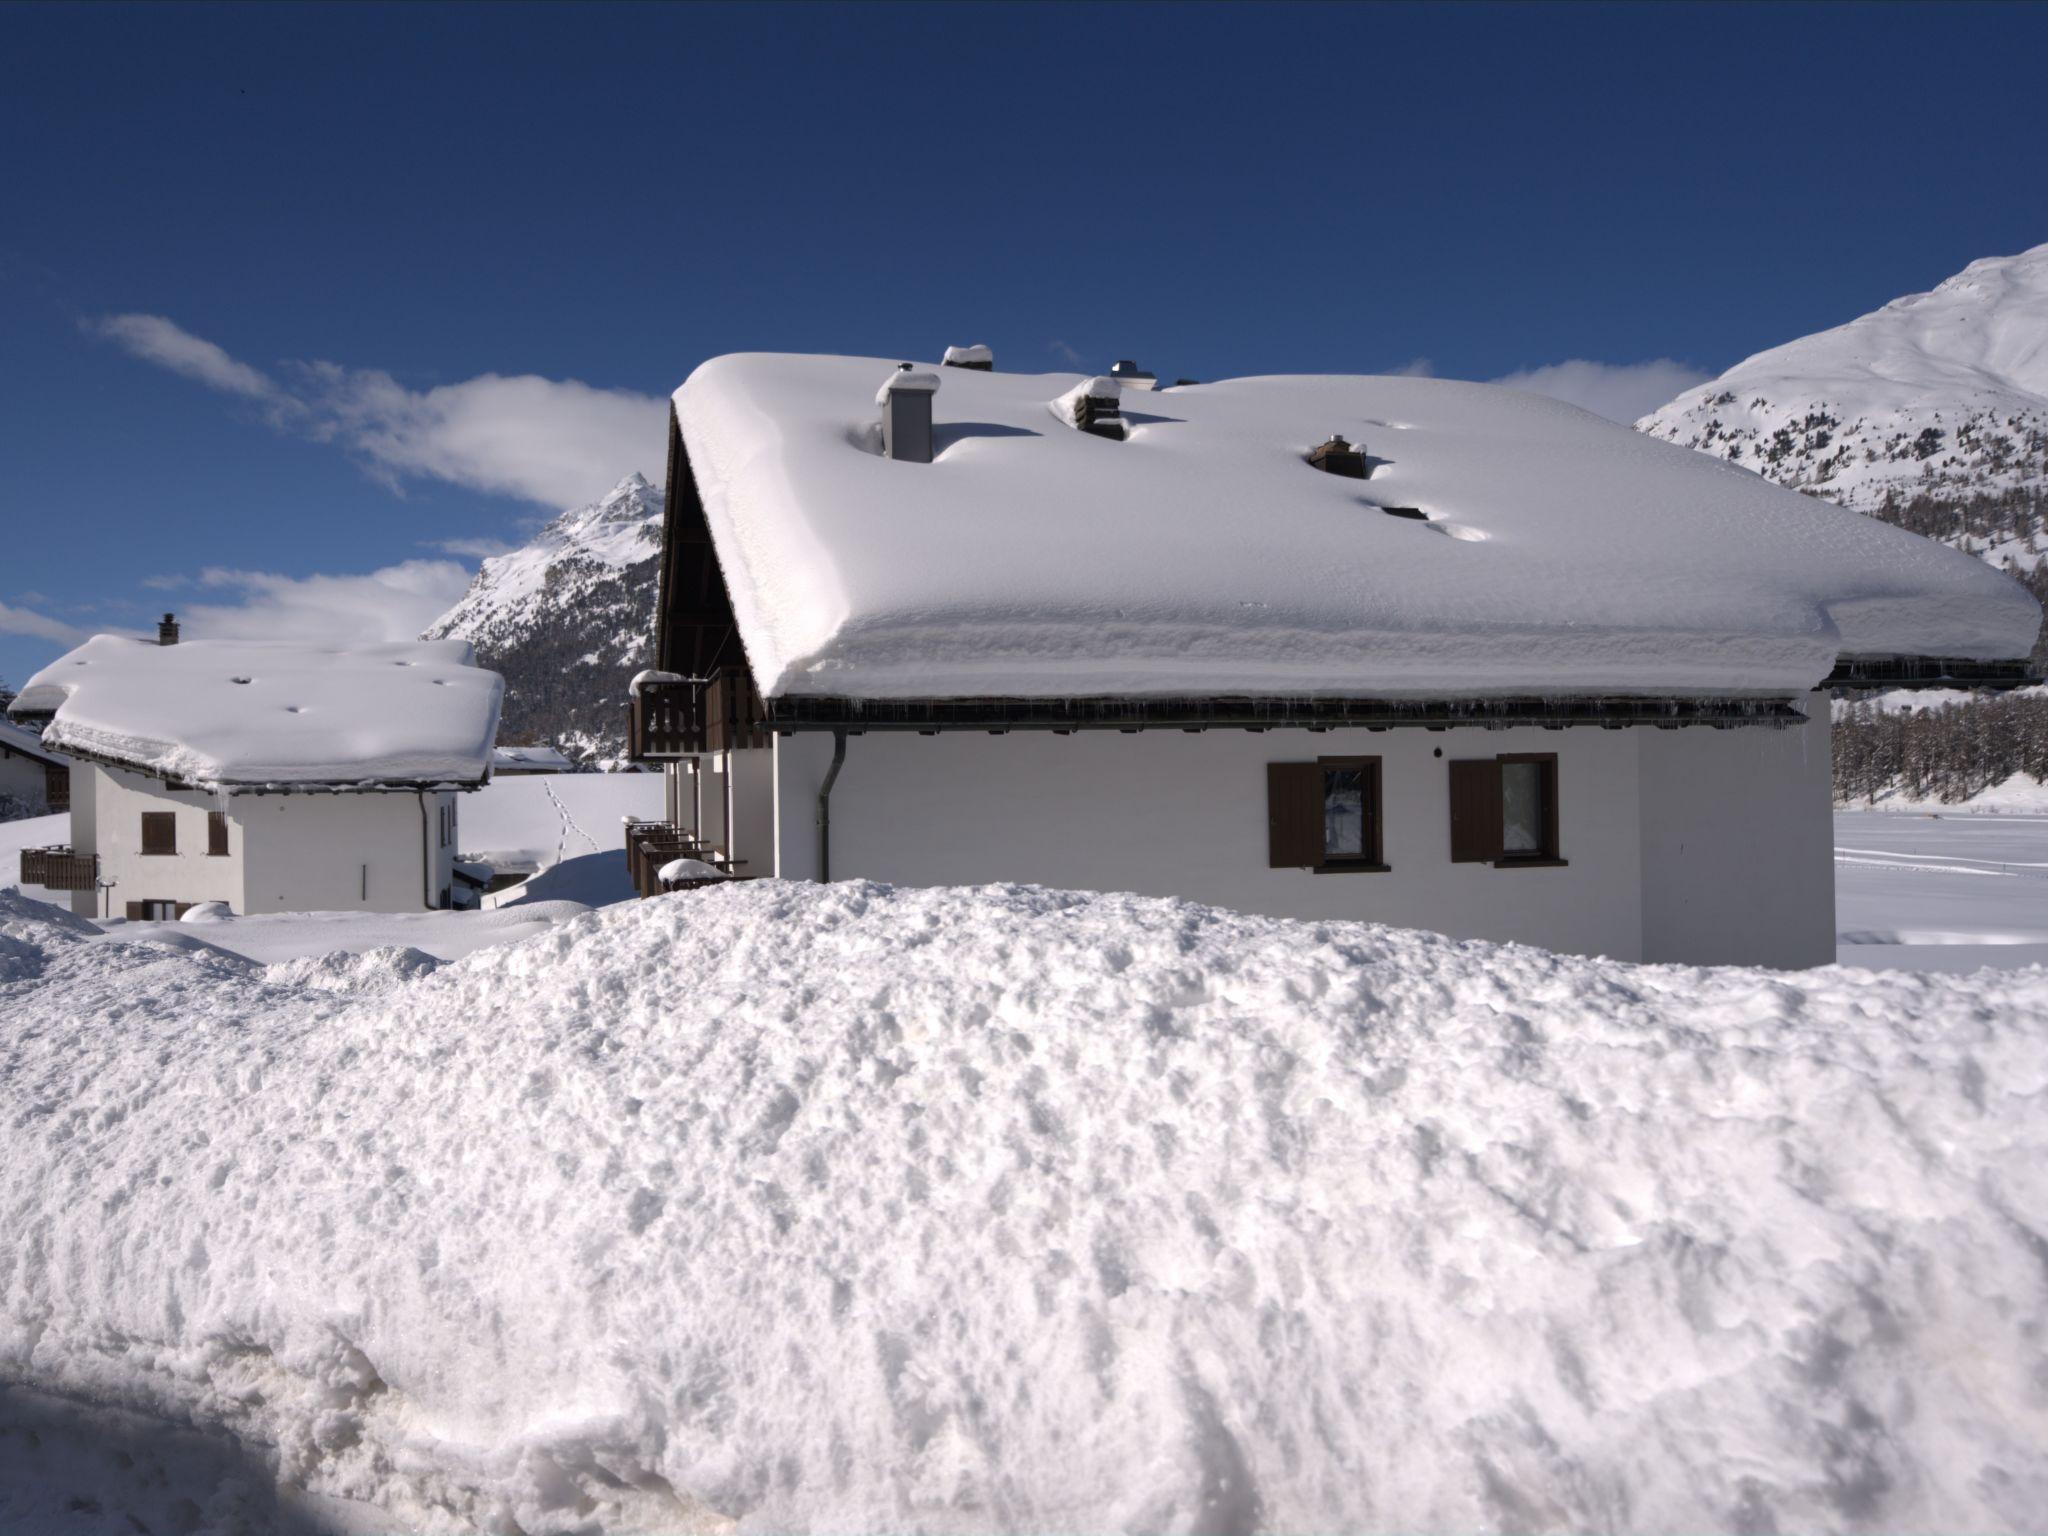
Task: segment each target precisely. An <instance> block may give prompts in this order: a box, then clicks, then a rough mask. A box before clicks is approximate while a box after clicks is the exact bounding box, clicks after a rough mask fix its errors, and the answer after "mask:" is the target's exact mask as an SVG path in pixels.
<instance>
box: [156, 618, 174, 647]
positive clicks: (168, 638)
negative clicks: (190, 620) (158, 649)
mask: <svg viewBox="0 0 2048 1536" xmlns="http://www.w3.org/2000/svg"><path fill="white" fill-rule="evenodd" d="M156 643H157V644H158V645H176V644H177V643H178V620H177V616H176V615H175V614H169V613H167V614H165V615H164V616H163V619H162V620H161V622H159V623H158V624H157V627H156Z"/></svg>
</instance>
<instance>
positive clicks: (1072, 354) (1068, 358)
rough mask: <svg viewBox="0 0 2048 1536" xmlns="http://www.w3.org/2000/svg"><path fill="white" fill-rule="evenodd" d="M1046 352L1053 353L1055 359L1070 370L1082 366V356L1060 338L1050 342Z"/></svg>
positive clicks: (1046, 345)
mask: <svg viewBox="0 0 2048 1536" xmlns="http://www.w3.org/2000/svg"><path fill="white" fill-rule="evenodd" d="M1045 350H1046V351H1048V352H1050V353H1052V355H1053V356H1054V357H1057V358H1058V359H1059V360H1060V361H1061V362H1063V363H1065V364H1066V365H1067V366H1068V367H1070V368H1079V367H1080V366H1081V364H1082V357H1081V354H1080V353H1079V352H1076V351H1075V350H1074V349H1073V348H1072V347H1070V346H1068V345H1067V344H1066V343H1065V342H1064V341H1061V340H1059V339H1058V338H1054V339H1053V340H1051V341H1048V342H1047V343H1046V344H1045Z"/></svg>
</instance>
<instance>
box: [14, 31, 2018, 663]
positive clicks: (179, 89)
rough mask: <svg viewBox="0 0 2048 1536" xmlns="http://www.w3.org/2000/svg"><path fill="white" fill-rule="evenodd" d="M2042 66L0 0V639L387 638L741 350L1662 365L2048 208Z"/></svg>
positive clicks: (1464, 365)
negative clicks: (697, 371)
mask: <svg viewBox="0 0 2048 1536" xmlns="http://www.w3.org/2000/svg"><path fill="white" fill-rule="evenodd" d="M2044 57H2048V8H2043V7H2018V6H1997V7H1986V8H1975V7H1967V6H1945V7H1941V8H1938V9H1918V8H1914V7H1910V6H1888V7H1883V8H1873V9H1856V8H1849V7H1821V8H1812V9H1807V8H1798V7H1779V6H1768V7H1766V6H1742V7H1727V8H1714V7H1695V6H1684V5H1669V6H1656V7H1649V6H1644V7H1625V8H1606V7H1587V8H1567V7H1563V6H1535V7H1505V8H1503V7H1490V6H1479V5H1461V6H1444V7H1436V8H1406V7H1399V8H1357V9H1344V8H1336V7H1316V8H1290V7H1256V8H1235V7H1224V6H1213V7H1202V8H1190V9H1177V8H1169V7H1164V6H1128V7H1071V8H1069V7H1058V6H1035V7H1030V8H1021V9H1008V8H1002V7H991V6H958V7H939V6H922V7H913V8H905V9H890V8H877V9H833V8H826V7H817V6H803V7H798V6H790V7H781V8H762V9H755V10H719V9H713V8H708V7H687V8H682V7H678V8H662V7H655V6H633V7H625V8H618V9H610V8H606V7H602V6H593V5H579V6H556V7H531V8H529V7H509V8H491V7H486V6H463V7H446V8H438V9H430V8H425V7H416V6H415V7H382V8H375V9H362V10H357V9H344V8H320V7H312V6H288V7H287V6H279V7H264V8H258V7H234V8H226V9H180V8H176V7H168V6H159V7H110V6H102V7H92V8H59V7H54V6H37V7H23V6H11V7H6V8H0V144H4V145H5V146H6V151H5V153H4V154H0V677H7V678H11V679H13V680H14V681H16V682H19V681H20V680H21V679H22V678H23V677H24V676H26V674H27V673H29V672H30V671H32V670H34V668H35V667H37V666H38V665H40V664H41V663H42V662H43V661H45V660H47V659H49V658H50V657H51V656H54V655H55V654H57V653H58V652H59V651H60V650H61V648H62V646H63V644H64V643H65V642H66V641H67V640H68V639H69V638H71V637H73V636H76V635H79V634H82V633H85V632H89V631H91V630H92V629H95V628H99V627H111V626H137V625H141V624H143V623H145V622H146V621H147V620H148V619H149V618H150V617H151V616H152V615H153V614H154V613H155V612H157V611H159V610H160V609H162V608H164V607H175V608H177V609H179V610H180V611H181V612H184V613H187V614H188V615H190V616H191V617H192V619H193V622H194V627H195V630H196V631H199V632H207V631H210V632H217V633H227V632H241V633H257V634H264V633H278V634H284V633H299V632H304V631H306V630H307V629H309V628H321V627H342V628H353V629H355V630H357V631H359V632H367V633H377V632H386V631H389V632H392V633H397V632H401V631H406V630H408V629H409V628H411V627H416V625H417V623H418V622H419V621H420V618H421V616H422V615H431V613H433V612H436V611H438V608H439V607H440V606H445V602H444V599H450V598H452V595H453V594H454V593H455V592H459V590H460V587H461V585H462V583H463V581H464V579H465V578H466V573H467V571H468V570H469V569H470V568H473V566H474V564H475V559H476V556H477V554H478V552H480V551H483V550H487V549H489V548H492V547H494V541H504V540H516V539H518V538H519V537H521V536H522V534H523V532H524V531H525V530H527V529H529V528H530V527H531V526H532V525H533V522H534V520H535V519H536V518H537V517H539V516H542V515H544V513H545V511H546V510H548V509H550V508H552V507H555V506H557V505H558V504H561V503H565V502H567V501H570V500H573V499H587V498H588V497H589V496H592V495H595V494H597V493H599V492H601V491H603V490H604V489H605V488H606V487H607V486H608V485H609V484H610V483H611V482H612V481H613V480H615V479H616V478H617V477H618V476H619V475H621V474H623V473H625V472H626V471H627V470H629V469H633V468H639V469H642V470H644V471H645V472H646V473H647V474H648V475H649V476H650V477H654V478H658V477H659V474H660V469H661V458H662V450H663V444H662V440H661V432H662V421H663V407H662V405H661V401H662V399H663V397H664V396H665V395H666V394H667V392H668V391H669V390H670V389H672V388H673V387H674V386H675V385H676V384H677V383H678V382H680V381H681V379H682V378H683V376H684V375H685V374H687V373H688V372H689V370H690V369H691V368H692V367H693V366H695V364H696V363H697V362H699V361H701V360H702V359H703V358H705V357H708V356H712V355H715V354H717V353H719V352H724V351H731V350H735V349H739V348H787V349H803V350H816V351H847V352H872V353H879V354H886V355H890V356H898V355H900V356H903V357H920V356H921V357H930V356H933V355H935V354H936V353H937V352H938V350H939V349H941V348H942V347H944V346H945V345H946V344H947V343H949V342H966V341H986V342H988V343H990V344H991V345H992V346H994V348H995V349H996V352H997V356H998V361H999V365H1000V366H1003V367H1006V368H1018V369H1035V368H1044V369H1056V368H1062V367H1069V366H1085V367H1088V368H1090V369H1097V368H1101V367H1104V366H1106V365H1107V364H1108V363H1109V362H1111V361H1112V360H1114V359H1115V358H1117V357H1121V356H1130V357H1136V358H1138V359H1139V360H1141V361H1142V362H1143V363H1145V364H1146V365H1147V366H1149V367H1152V368H1153V369H1155V370H1156V371H1157V372H1159V373H1160V374H1162V375H1165V376H1169V377H1171V376H1175V375H1181V374H1186V375H1191V376H1195V377H1201V378H1218V377H1224V376H1228V375H1232V374H1240V373H1250V372H1268V371H1295V372H1312V371H1354V372H1362V371H1379V370H1387V369H1396V368H1402V367H1411V366H1426V367H1428V368H1429V369H1431V370H1433V371H1435V372H1437V373H1440V374H1445V375H1452V376H1459V377H1469V378H1496V377H1502V376H1506V375H1511V374H1516V373H1520V372H1524V371H1526V370H1530V369H1536V368H1545V367H1548V366H1550V365H1555V364H1560V363H1564V362H1566V361H1568V360H1583V361H1585V362H1587V363H1590V364H1597V365H1604V366H1601V367H1589V368H1581V369H1578V370H1574V371H1573V373H1572V374H1571V375H1570V378H1571V382H1572V384H1573V385H1574V387H1576V388H1577V389H1579V390H1580V392H1581V393H1582V394H1584V395H1586V396H1587V398H1589V399H1592V400H1593V401H1594V403H1598V404H1604V405H1605V406H1606V407H1607V408H1609V409H1610V410H1616V411H1620V410H1625V409H1626V408H1628V406H1629V405H1630V403H1631V402H1632V401H1636V400H1637V399H1638V398H1639V397H1643V396H1645V395H1647V396H1649V397H1650V398H1642V399H1641V404H1642V405H1643V406H1644V407H1645V408H1646V407H1647V406H1649V405H1653V404H1655V403H1657V398H1656V397H1657V396H1660V395H1669V394H1672V393H1676V392H1677V389H1678V388H1679V387H1682V386H1683V384H1685V383H1687V382H1690V380H1691V379H1692V378H1694V377H1696V376H1698V375H1699V374H1702V373H1712V372H1718V371H1719V370H1720V369H1722V368H1724V367H1726V366H1728V365H1729V364H1731V363H1733V362H1735V361H1737V360H1738V359H1739V358H1741V357H1743V356H1746V355H1747V354H1749V353H1751V352H1754V351H1757V350H1759V349H1761V348H1763V347H1766V346H1771V345H1774V344H1776V343H1778V342H1781V341H1785V340H1789V339H1790V338H1792V337H1794V336H1797V335H1801V334H1804V333H1806V332H1809V331H1813V330H1816V329H1819V328H1821V327H1824V326H1827V325H1831V324H1835V323H1838V322H1840V321H1842V320H1846V319H1848V318H1850V317H1852V316H1854V315H1856V314H1859V313H1861V312H1863V311H1865V310H1868V309H1870V308H1872V307H1874V306H1875V305H1877V304H1880V303H1882V302H1884V301H1885V300H1887V299H1889V298H1892V297H1894V296H1896V295H1898V294H1901V293H1906V292H1911V291H1915V290H1919V289H1924V288H1926V287H1929V286H1931V285H1932V284H1934V283H1936V282H1938V281H1940V280H1941V279H1942V278H1943V277H1946V276H1948V275H1949V274H1950V273H1952V272H1954V271H1956V270H1957V269H1959V268H1961V267H1962V266H1964V265H1966V264H1967V263H1968V262H1969V261H1971V260H1973V259H1975V258H1977V257H1979V256H1986V255H1996V254H2002V253H2009V252H2012V251H2017V250H2021V249H2024V248H2026V247H2028V246H2031V245H2035V244H2038V243H2040V242H2041V241H2042V240H2044V239H2048V199H2044V197H2043V194H2042V191H2041V179H2040V152H2041V149H2042V146H2043V145H2044V144H2048V92H2043V91H2042V90H2041V89H2040V88H2039V64H2040V60H2041V59H2042V58H2044ZM1659 360H1664V361H1663V363H1662V364H1661V366H1655V367H1651V368H1649V369H1646V370H1638V371H1634V372H1631V371H1629V370H1630V369H1631V368H1632V367H1634V366H1635V365H1644V364H1652V365H1656V364H1659ZM1552 377H1555V376H1552Z"/></svg>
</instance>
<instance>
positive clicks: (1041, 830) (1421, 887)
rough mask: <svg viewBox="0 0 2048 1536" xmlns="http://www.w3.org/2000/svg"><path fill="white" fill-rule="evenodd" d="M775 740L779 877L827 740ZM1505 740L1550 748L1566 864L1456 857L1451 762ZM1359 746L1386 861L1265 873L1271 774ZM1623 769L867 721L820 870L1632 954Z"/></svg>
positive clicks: (811, 844) (1460, 741) (1598, 734)
mask: <svg viewBox="0 0 2048 1536" xmlns="http://www.w3.org/2000/svg"><path fill="white" fill-rule="evenodd" d="M776 751H777V753H778V756H779V775H778V777H779V790H780V807H779V817H778V821H779V831H780V871H781V873H782V874H783V875H784V876H785V877H786V878H795V879H812V878H815V876H816V870H817V848H818V836H817V826H816V810H817V791H818V785H819V783H820V781H821V780H822V779H823V776H824V771H825V766H826V764H827V763H828V762H829V760H830V758H831V751H832V744H831V738H830V737H829V735H824V734H817V735H812V734H804V735H793V736H786V737H781V738H779V739H778V741H777V743H776ZM1439 751H1441V752H1442V753H1443V756H1442V757H1438V756H1436V753H1437V752H1439ZM1503 752H1555V753H1556V754H1557V755H1558V769H1559V796H1558V802H1559V829H1558V830H1559V843H1560V846H1561V851H1562V853H1563V855H1564V857H1565V859H1566V860H1567V865H1566V867H1563V868H1546V869H1498V868H1495V867H1493V866H1492V865H1487V864H1453V863H1451V862H1450V770H1449V769H1448V767H1447V766H1446V764H1447V762H1448V761H1449V760H1450V759H1453V758H1458V757H1493V756H1496V755H1498V754H1500V753H1503ZM1354 755H1356V756H1377V757H1379V758H1380V759H1381V780H1382V803H1383V808H1384V814H1385V835H1384V847H1383V852H1384V856H1385V858H1386V861H1387V863H1388V864H1389V865H1390V866H1391V868H1390V870H1389V871H1388V872H1386V873H1383V874H1351V873H1346V874H1316V873H1314V872H1311V871H1308V870H1298V869H1269V868H1268V867H1267V817H1266V764H1267V763H1269V762H1299V761H1307V760H1312V759H1314V758H1318V757H1340V756H1354ZM1636 777H1637V748H1636V745H1635V742H1634V741H1633V740H1632V739H1631V736H1630V733H1629V732H1626V731H1598V730H1573V731H1543V730H1537V729H1529V730H1507V731H1485V730H1456V731H1445V732H1428V731H1420V730H1391V731H1384V732H1378V733H1374V732H1368V731H1364V730H1354V731H1328V732H1321V733H1313V732H1309V731H1267V732H1263V733H1257V734H1254V733H1252V732H1247V731H1222V730H1218V731H1207V732H1204V733H1202V734H1200V735H1186V734H1183V733H1181V732H1178V731H1146V732H1143V733H1140V734H1136V735H1124V734H1122V733H1120V732H1116V731H1087V732H1079V733H1076V734H1075V735H1072V736H1054V735H1052V734H1050V733H1048V732H1035V731H1016V732H1012V733H1011V734H1009V735H1006V736H990V735H986V734H969V733H961V732H949V733H947V734H945V735H941V736H918V735H916V734H914V733H897V732H875V733H872V734H869V735H865V736H855V737H851V738H849V740H848V742H847V754H846V766H845V767H844V768H843V769H842V770H841V772H840V775H839V780H838V783H837V785H836V786H835V787H834V790H833V794H832V873H833V877H834V878H835V879H843V878H851V877H854V876H866V877H870V878H874V879H880V880H890V881H896V882H901V883H906V884H916V885H939V884H975V883H980V882H985V881H1029V882H1037V883H1041V884H1045V885H1053V886H1065V887H1074V888H1080V889H1091V890H1121V891H1137V892H1140V893H1142V894H1147V895H1158V896H1184V897H1188V898H1190V899H1192V900H1196V901H1204V902H1211V903H1214V904H1217V905H1220V906H1229V907H1235V908H1238V909H1240V910H1243V911H1250V912H1263V913H1269V914H1272V915H1274V916H1280V917H1297V918H1355V919H1361V920H1366V921H1374V922H1386V923H1397V924H1401V925H1403V926H1407V927H1419V928H1431V929H1435V930H1437V931H1439V932H1442V933H1448V934H1452V935H1454V936H1457V937H1461V938H1465V937H1472V938H1478V937H1484V938H1493V939H1518V940H1522V941H1525V942H1528V943H1532V944H1541V945H1543V946H1544V947H1546V948H1550V949H1561V950H1569V951H1576V952H1581V953H1596V954H1608V955H1613V956H1616V957H1619V958H1624V959H1633V958H1636V957H1637V956H1638V955H1639V953H1640V951H1641V947H1642V919H1641V899H1640V894H1639V892H1640V886H1641V866H1640V861H1639V858H1638V852H1637V841H1638V826H1639V818H1638V814H1637V804H1636Z"/></svg>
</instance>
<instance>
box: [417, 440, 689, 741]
mask: <svg viewBox="0 0 2048 1536" xmlns="http://www.w3.org/2000/svg"><path fill="white" fill-rule="evenodd" d="M661 507H662V503H661V492H660V491H658V490H656V489H655V488H654V487H653V486H652V485H649V484H648V483H647V481H646V480H645V479H644V478H643V477H642V476H640V475H639V474H637V473H636V474H631V475H628V476H627V477H626V478H625V479H623V480H621V481H620V482H619V483H618V484H617V485H616V486H614V487H613V488H612V489H611V490H610V491H609V492H608V493H606V494H605V495H604V496H602V497H601V498H599V499H598V500H596V501H594V502H592V503H590V504H589V505H588V506H583V507H572V508H571V509H570V510H569V511H567V512H564V513H563V514H562V515H561V516H560V517H557V518H555V519H554V520H553V521H552V522H550V523H549V524H548V525H547V526H546V527H545V528H543V529H542V530H541V531H540V532H539V533H538V534H537V535H535V536H534V538H533V539H532V541H531V542H529V543H527V544H525V545H522V546H521V547H520V548H518V549H515V550H513V551H512V552H511V553H510V554H505V555H498V556H495V557H493V558H491V559H489V560H486V561H484V563H483V567H482V568H481V569H480V570H479V571H478V572H477V573H476V579H475V580H474V581H472V582H471V583H470V586H469V591H468V592H466V593H464V594H463V598H462V601H461V602H459V603H457V604H456V605H455V606H454V607H453V608H451V609H449V610H448V612H446V613H445V614H443V615H442V616H441V617H440V618H439V619H438V620H436V621H435V623H434V624H433V625H432V626H431V627H430V628H429V629H428V630H427V631H426V635H425V637H424V638H426V639H429V640H438V639H441V638H443V637H447V636H454V637H458V638H461V639H465V640H470V641H474V642H475V644H476V648H477V655H478V658H479V660H481V661H482V663H483V664H484V665H485V666H487V667H490V668H492V669H494V670H495V671H498V672H501V673H503V674H504V677H505V718H504V725H503V728H502V732H501V737H500V739H501V740H505V741H531V740H549V741H553V742H555V743H557V744H558V745H559V746H561V747H562V748H563V750H565V751H566V752H568V753H569V754H570V756H572V757H577V758H581V759H584V760H598V761H602V760H605V759H616V758H618V757H619V756H621V755H622V754H623V752H624V750H625V724H624V714H623V711H624V709H625V700H626V683H627V681H628V679H630V678H631V677H632V675H633V674H634V673H635V672H636V671H638V670H639V669H640V668H641V667H643V666H645V665H646V660H645V658H646V655H647V650H648V647H649V645H650V644H651V642H652V637H653V634H654V600H655V590H656V587H657V585H658V568H659V558H660V555H661Z"/></svg>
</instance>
